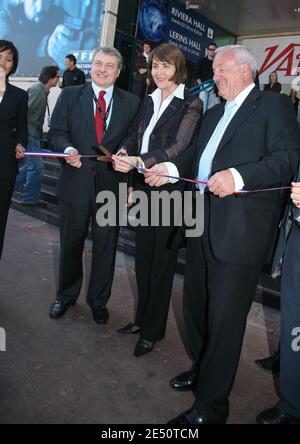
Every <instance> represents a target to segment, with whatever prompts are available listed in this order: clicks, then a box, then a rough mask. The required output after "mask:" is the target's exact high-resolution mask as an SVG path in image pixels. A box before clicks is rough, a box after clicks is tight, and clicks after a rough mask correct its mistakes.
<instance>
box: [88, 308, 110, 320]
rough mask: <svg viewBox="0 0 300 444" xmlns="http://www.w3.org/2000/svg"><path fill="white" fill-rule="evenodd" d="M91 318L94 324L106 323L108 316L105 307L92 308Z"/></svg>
mask: <svg viewBox="0 0 300 444" xmlns="http://www.w3.org/2000/svg"><path fill="white" fill-rule="evenodd" d="M92 313H93V318H94V321H95V322H96V324H106V323H107V321H108V318H109V312H108V310H107V308H106V307H95V308H92Z"/></svg>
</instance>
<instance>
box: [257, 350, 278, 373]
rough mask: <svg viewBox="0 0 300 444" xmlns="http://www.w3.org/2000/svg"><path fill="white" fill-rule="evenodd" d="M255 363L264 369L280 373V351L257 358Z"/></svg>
mask: <svg viewBox="0 0 300 444" xmlns="http://www.w3.org/2000/svg"><path fill="white" fill-rule="evenodd" d="M255 364H256V365H258V367H260V368H262V369H264V370H268V371H272V372H273V373H279V372H280V352H279V351H277V352H275V353H273V354H272V355H271V356H268V357H267V358H263V359H256V360H255Z"/></svg>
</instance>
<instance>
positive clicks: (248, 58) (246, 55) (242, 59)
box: [214, 45, 257, 79]
mask: <svg viewBox="0 0 300 444" xmlns="http://www.w3.org/2000/svg"><path fill="white" fill-rule="evenodd" d="M229 50H233V54H234V57H235V60H236V62H237V63H249V65H250V67H251V70H252V76H253V79H255V77H256V73H257V62H256V60H255V57H254V54H253V52H252V51H251V50H250V49H249V48H247V47H246V46H243V45H226V46H221V47H220V48H217V49H216V50H215V55H214V57H216V55H217V54H221V53H222V52H225V51H229Z"/></svg>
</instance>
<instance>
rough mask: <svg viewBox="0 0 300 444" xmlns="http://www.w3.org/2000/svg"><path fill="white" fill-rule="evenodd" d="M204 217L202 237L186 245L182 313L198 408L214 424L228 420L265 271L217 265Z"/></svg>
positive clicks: (255, 268)
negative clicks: (250, 315) (248, 325)
mask: <svg viewBox="0 0 300 444" xmlns="http://www.w3.org/2000/svg"><path fill="white" fill-rule="evenodd" d="M205 214H206V220H205V222H206V223H205V230H204V234H203V236H202V237H201V238H195V239H189V240H188V243H187V258H186V269H185V284H184V300H183V311H184V320H185V328H186V334H187V339H188V344H189V346H190V352H191V356H192V359H193V361H194V365H195V368H196V370H197V375H198V379H197V384H196V388H195V391H194V394H195V398H196V400H195V404H194V407H196V408H197V410H198V411H199V413H200V414H202V415H206V416H207V417H208V418H209V419H210V420H212V421H215V420H216V421H223V420H224V421H225V420H226V419H227V416H228V413H229V402H228V396H229V393H230V391H231V389H232V386H233V383H234V379H235V375H236V371H237V367H238V363H239V358H240V353H241V347H242V343H243V338H244V333H245V328H246V323H247V315H248V313H249V310H250V308H251V304H252V301H253V299H254V295H255V289H256V285H257V281H258V277H259V273H260V269H261V267H260V266H257V267H245V266H239V265H234V264H230V263H225V262H221V261H218V260H216V259H215V258H214V256H213V254H212V252H211V248H210V242H209V236H208V224H209V220H208V217H207V215H208V212H207V211H206V213H205Z"/></svg>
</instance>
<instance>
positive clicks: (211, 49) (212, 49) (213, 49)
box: [207, 48, 216, 51]
mask: <svg viewBox="0 0 300 444" xmlns="http://www.w3.org/2000/svg"><path fill="white" fill-rule="evenodd" d="M207 49H208V51H215V50H216V48H207Z"/></svg>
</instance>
